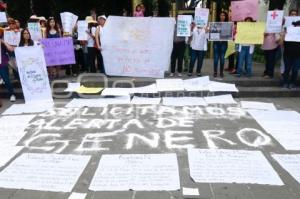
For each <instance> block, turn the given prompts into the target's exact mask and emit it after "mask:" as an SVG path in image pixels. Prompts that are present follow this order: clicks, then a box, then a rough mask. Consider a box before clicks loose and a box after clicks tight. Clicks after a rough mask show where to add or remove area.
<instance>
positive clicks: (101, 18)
mask: <svg viewBox="0 0 300 199" xmlns="http://www.w3.org/2000/svg"><path fill="white" fill-rule="evenodd" d="M97 21H98V27H97V31H96V35H95V37H96V46H97V49H98V52H97V61H98V67H99V70H100V73H104V74H105V68H104V62H103V56H102V53H101V51H102V48H101V35H102V32H103V27H104V25H105V22H106V16H105V15H101V16H99V17H98V20H97Z"/></svg>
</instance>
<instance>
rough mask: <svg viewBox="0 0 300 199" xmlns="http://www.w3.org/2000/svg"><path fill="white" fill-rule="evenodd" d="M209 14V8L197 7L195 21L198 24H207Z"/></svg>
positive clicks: (202, 25)
mask: <svg viewBox="0 0 300 199" xmlns="http://www.w3.org/2000/svg"><path fill="white" fill-rule="evenodd" d="M208 16H209V9H207V8H196V9H195V23H196V25H197V26H201V27H204V26H207V23H208Z"/></svg>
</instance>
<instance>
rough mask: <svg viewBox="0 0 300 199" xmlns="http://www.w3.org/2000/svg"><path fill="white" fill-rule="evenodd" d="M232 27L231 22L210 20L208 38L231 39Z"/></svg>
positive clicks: (211, 39)
mask: <svg viewBox="0 0 300 199" xmlns="http://www.w3.org/2000/svg"><path fill="white" fill-rule="evenodd" d="M233 29H234V24H233V22H211V23H210V24H209V40H210V41H232V40H233Z"/></svg>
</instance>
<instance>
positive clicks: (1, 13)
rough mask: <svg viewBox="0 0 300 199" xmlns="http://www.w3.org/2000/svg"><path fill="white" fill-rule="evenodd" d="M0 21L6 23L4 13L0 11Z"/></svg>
mask: <svg viewBox="0 0 300 199" xmlns="http://www.w3.org/2000/svg"><path fill="white" fill-rule="evenodd" d="M0 23H7V18H6V13H5V12H0Z"/></svg>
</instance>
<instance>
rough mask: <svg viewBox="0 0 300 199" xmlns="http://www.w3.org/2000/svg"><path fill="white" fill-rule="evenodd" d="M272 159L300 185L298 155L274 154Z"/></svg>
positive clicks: (299, 159) (299, 157)
mask: <svg viewBox="0 0 300 199" xmlns="http://www.w3.org/2000/svg"><path fill="white" fill-rule="evenodd" d="M272 157H273V158H274V159H275V160H276V161H277V162H278V163H279V164H280V165H281V166H282V167H283V168H284V169H285V170H286V171H287V172H288V173H289V174H290V175H291V176H293V178H295V180H297V181H298V182H299V183H300V169H299V168H300V154H289V155H279V154H274V155H272Z"/></svg>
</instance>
